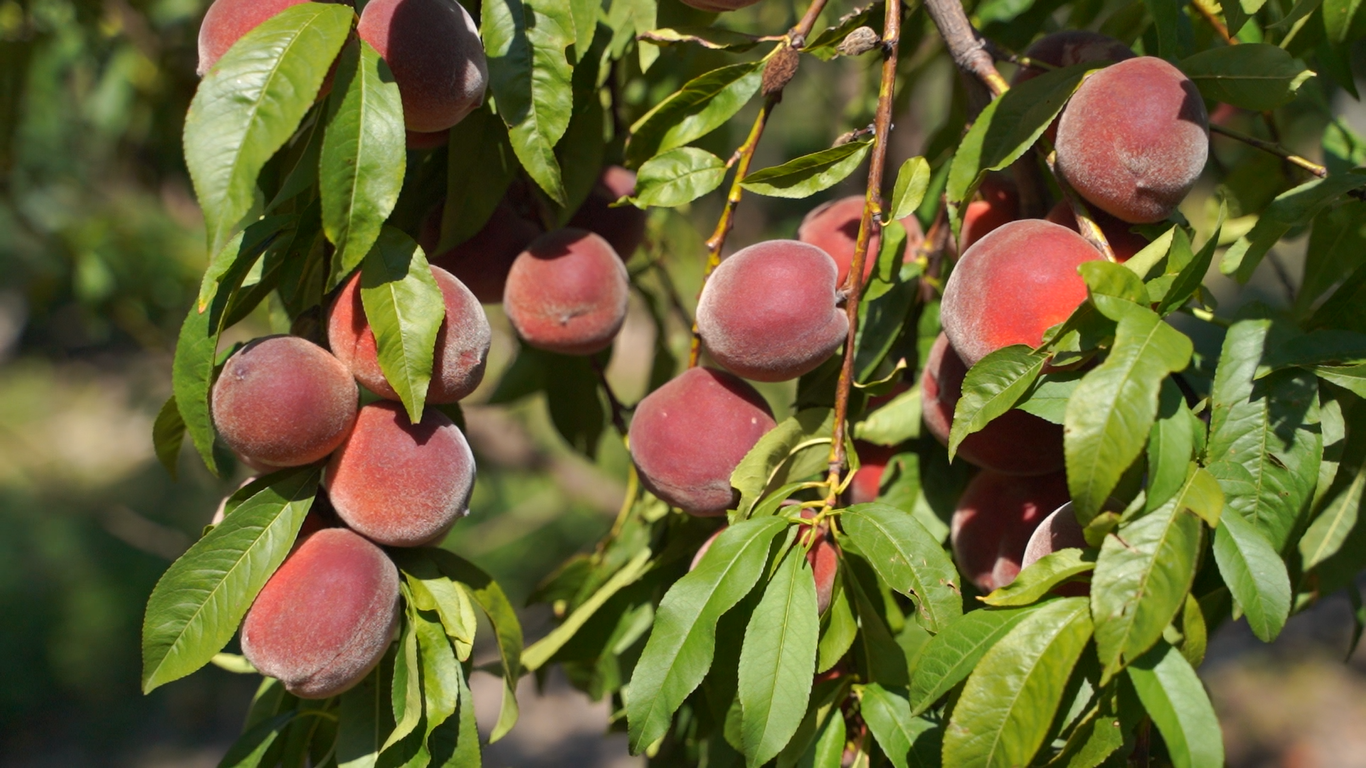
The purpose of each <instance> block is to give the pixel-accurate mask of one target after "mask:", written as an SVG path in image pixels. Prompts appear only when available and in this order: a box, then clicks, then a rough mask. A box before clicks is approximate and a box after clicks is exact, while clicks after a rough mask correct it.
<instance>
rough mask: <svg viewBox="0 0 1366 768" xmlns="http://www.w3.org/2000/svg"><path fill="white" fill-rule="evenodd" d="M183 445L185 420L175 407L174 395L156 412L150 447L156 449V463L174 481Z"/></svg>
mask: <svg viewBox="0 0 1366 768" xmlns="http://www.w3.org/2000/svg"><path fill="white" fill-rule="evenodd" d="M184 443H185V419H183V418H182V417H181V415H180V409H179V408H177V407H176V403H175V395H171V396H170V397H169V398H167V399H166V402H165V403H164V404H163V405H162V406H161V410H160V411H158V412H157V419H156V421H155V422H154V423H153V424H152V445H153V446H154V448H155V449H156V454H157V461H160V462H161V466H163V467H165V468H166V471H167V472H168V473H170V475H171V479H172V480H175V479H176V464H177V463H178V460H179V458H180V446H181V445H184Z"/></svg>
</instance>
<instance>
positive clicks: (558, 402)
mask: <svg viewBox="0 0 1366 768" xmlns="http://www.w3.org/2000/svg"><path fill="white" fill-rule="evenodd" d="M542 358H543V359H544V360H545V361H546V364H547V368H546V370H547V371H550V372H553V373H552V374H551V375H553V376H554V385H553V386H548V387H546V388H545V397H546V408H547V409H548V410H549V411H550V421H551V423H553V424H554V425H555V430H556V431H557V432H559V433H560V436H561V437H563V438H564V439H565V442H567V443H569V446H570V447H571V448H573V449H574V450H576V451H578V452H579V453H582V454H583V455H584V456H587V457H588V458H590V459H592V458H595V457H596V456H597V450H598V440H599V438H600V437H602V430H603V426H604V422H605V421H606V414H605V413H604V411H603V408H602V401H601V400H600V399H599V397H598V374H597V372H596V371H595V370H594V369H593V361H592V360H590V359H589V358H588V357H585V356H583V355H561V354H557V353H554V352H543V353H542Z"/></svg>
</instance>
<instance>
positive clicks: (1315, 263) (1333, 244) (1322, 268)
mask: <svg viewBox="0 0 1366 768" xmlns="http://www.w3.org/2000/svg"><path fill="white" fill-rule="evenodd" d="M1364 217H1366V205H1362V204H1361V203H1359V202H1353V203H1349V204H1346V205H1341V206H1337V207H1335V208H1328V209H1325V210H1324V211H1322V212H1320V213H1319V215H1317V216H1315V217H1314V222H1313V228H1312V229H1311V230H1310V232H1309V246H1308V247H1307V248H1306V249H1305V259H1304V282H1303V284H1302V285H1301V286H1300V289H1299V291H1297V292H1296V295H1295V314H1296V315H1297V316H1299V317H1307V316H1309V315H1310V313H1311V310H1312V309H1313V308H1314V305H1316V304H1318V303H1320V301H1319V300H1320V299H1321V298H1322V297H1323V296H1324V294H1326V293H1328V292H1329V291H1330V290H1332V288H1333V287H1334V286H1336V285H1338V284H1339V283H1342V282H1343V278H1344V277H1346V276H1348V275H1351V274H1352V273H1353V272H1355V271H1356V270H1358V269H1360V268H1361V266H1362V264H1363V263H1366V226H1364V225H1366V218H1364ZM1344 285H1345V283H1344Z"/></svg>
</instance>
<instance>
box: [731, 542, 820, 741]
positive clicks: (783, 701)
mask: <svg viewBox="0 0 1366 768" xmlns="http://www.w3.org/2000/svg"><path fill="white" fill-rule="evenodd" d="M819 624H820V621H819V618H818V617H817V615H816V581H815V578H814V577H813V576H812V572H811V568H810V565H809V563H808V562H807V559H806V557H805V556H804V553H803V552H802V550H801V549H800V548H799V547H793V548H792V549H790V550H788V553H787V556H786V557H784V558H783V561H782V563H780V564H779V565H778V569H777V571H776V572H775V573H774V574H773V578H772V579H770V580H769V582H768V586H767V587H766V588H765V589H764V596H763V599H761V600H760V601H759V605H758V606H756V607H755V609H754V613H753V614H752V615H751V616H750V620H749V625H748V626H747V627H745V639H744V645H742V646H741V649H740V679H739V689H738V693H739V700H740V734H741V736H740V738H741V746H742V747H743V749H742V751H743V752H744V754H745V758H746V760H747V763H748V765H750V766H751V768H754V767H755V766H760V765H763V764H764V763H766V762H768V761H769V760H770V759H772V758H773V757H774V756H776V755H777V754H778V752H779V751H781V750H782V748H783V746H784V745H786V744H787V742H788V741H789V740H791V738H792V735H793V734H794V733H796V732H797V726H798V725H799V724H800V723H801V721H802V717H803V716H804V715H805V714H806V702H807V700H808V698H809V697H810V695H811V680H812V677H813V676H814V675H815V673H816V642H817V640H818V633H819Z"/></svg>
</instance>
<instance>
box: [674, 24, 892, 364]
mask: <svg viewBox="0 0 1366 768" xmlns="http://www.w3.org/2000/svg"><path fill="white" fill-rule="evenodd" d="M825 3H826V0H812V1H811V5H810V6H809V7H808V8H807V9H806V14H805V15H803V16H802V18H801V21H799V22H797V26H795V27H793V28H792V29H790V30H788V33H787V35H786V36H784V37H783V39H782V42H781V43H779V44H778V46H777V47H776V48H774V49H773V52H772V53H771V54H769V58H770V59H772V58H773V57H775V56H778V55H781V54H782V51H783V50H784V49H794V50H800V49H801V48H802V47H804V46H805V45H806V37H807V35H810V34H811V29H812V27H814V26H815V25H816V19H817V18H818V17H819V16H820V15H821V11H823V10H825ZM892 4H895V5H897V7H898V8H899V7H900V3H892ZM782 98H783V92H782V88H778V90H777V91H775V92H773V93H769V94H768V95H767V96H765V97H764V105H763V106H762V107H760V108H759V114H758V115H756V116H755V118H754V125H753V126H752V127H751V128H750V129H749V136H747V137H745V142H744V143H743V144H741V145H740V148H739V149H737V150H735V156H734V157H732V158H731V160H732V162H733V164H734V166H735V176H734V177H733V178H732V179H731V183H730V191H729V192H728V193H726V205H725V207H724V208H722V210H721V217H720V218H719V219H718V220H717V222H716V229H715V230H714V231H713V232H712V235H711V237H709V238H707V263H706V266H704V267H703V269H702V285H703V287H705V286H706V284H707V278H709V277H711V273H712V271H713V270H715V269H716V266H717V265H718V264H720V263H721V250H722V249H723V248H725V247H726V237H727V236H728V235H730V230H731V227H733V226H734V225H735V208H736V207H737V206H739V205H740V198H741V197H742V196H743V194H744V193H743V190H742V189H741V188H740V182H741V181H742V180H744V178H745V176H746V175H748V174H749V164H750V162H752V161H753V160H754V150H756V149H757V148H758V147H759V139H760V138H762V137H763V135H764V127H765V126H766V125H767V124H768V117H769V115H771V114H773V108H774V107H776V106H777V105H778V102H780V101H782ZM731 164H732V163H727V165H731ZM701 355H702V337H701V336H700V335H698V332H697V321H696V320H693V324H692V342H691V345H690V348H689V350H688V367H689V368H695V367H697V362H698V359H699V358H700V357H701Z"/></svg>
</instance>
